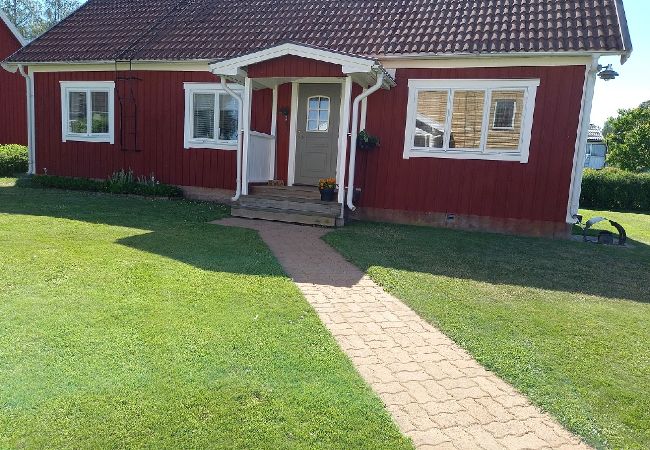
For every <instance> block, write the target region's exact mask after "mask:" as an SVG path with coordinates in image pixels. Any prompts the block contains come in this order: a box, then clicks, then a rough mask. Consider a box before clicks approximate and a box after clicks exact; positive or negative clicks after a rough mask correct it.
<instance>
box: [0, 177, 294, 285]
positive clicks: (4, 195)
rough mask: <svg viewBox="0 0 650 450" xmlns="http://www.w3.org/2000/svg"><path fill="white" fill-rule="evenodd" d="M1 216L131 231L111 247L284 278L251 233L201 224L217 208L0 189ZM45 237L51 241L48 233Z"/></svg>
mask: <svg viewBox="0 0 650 450" xmlns="http://www.w3.org/2000/svg"><path fill="white" fill-rule="evenodd" d="M2 213H6V214H20V215H30V216H46V217H55V218H60V219H67V220H75V221H81V222H87V223H96V224H103V225H109V226H118V227H127V228H134V229H137V230H141V231H138V232H136V233H130V234H129V235H128V236H126V237H122V238H119V239H117V240H116V241H115V242H116V243H118V244H121V245H124V246H127V247H130V248H133V249H137V250H142V251H145V252H148V253H153V254H157V255H160V256H163V257H166V258H170V259H174V260H177V261H180V262H183V263H185V264H190V265H192V266H194V267H197V268H200V269H203V270H209V271H215V272H229V273H237V274H244V275H260V276H274V277H275V276H284V273H283V272H282V269H281V267H280V266H279V264H278V263H277V262H276V260H275V258H274V257H273V255H272V254H271V252H270V251H269V250H268V248H267V247H266V245H265V244H264V243H263V241H262V240H261V239H260V238H259V236H258V235H257V233H255V232H253V231H251V230H246V229H241V228H229V227H223V226H218V225H213V224H209V223H207V222H209V221H212V220H215V219H219V218H222V217H226V216H228V207H226V206H223V205H218V204H214V203H206V202H191V201H186V200H164V199H151V198H144V197H135V196H123V195H112V194H100V193H91V192H73V191H63V190H55V189H33V188H22V187H15V186H0V214H2ZM25 231H26V233H27V232H28V230H25ZM142 231H145V232H144V233H143V232H142ZM51 237H52V239H56V238H57V236H56V235H55V234H54V232H53V234H52V236H51ZM107 237H108V236H107ZM99 238H100V239H101V236H99Z"/></svg>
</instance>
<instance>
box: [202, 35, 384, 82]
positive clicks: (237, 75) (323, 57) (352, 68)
mask: <svg viewBox="0 0 650 450" xmlns="http://www.w3.org/2000/svg"><path fill="white" fill-rule="evenodd" d="M283 56H297V57H301V58H307V59H311V60H315V61H321V62H325V63H329V64H334V65H337V66H341V72H342V74H344V75H349V76H350V77H351V78H352V79H353V81H355V82H356V83H358V84H360V85H361V86H364V87H365V86H370V85H373V84H374V83H375V82H376V80H377V75H378V74H379V73H382V72H383V73H384V82H383V85H382V87H383V88H384V89H390V88H391V87H393V86H395V80H394V78H393V76H392V75H391V74H390V73H389V72H388V71H387V70H386V69H384V67H383V66H382V65H381V64H380V63H379V62H378V61H377V60H375V59H374V58H369V57H366V56H358V55H351V54H347V53H342V52H336V51H332V50H327V49H323V48H319V47H314V46H309V45H304V44H297V43H293V42H286V43H283V44H279V45H275V46H273V47H268V48H265V49H262V50H257V51H254V52H251V53H246V54H242V55H238V56H235V57H232V58H228V59H223V60H219V61H213V62H211V63H210V71H211V72H212V73H213V74H215V75H218V76H220V77H225V78H228V79H230V80H233V81H236V82H239V83H242V82H243V80H244V78H246V77H247V76H248V73H247V68H248V67H249V66H251V65H254V64H259V63H263V62H265V61H270V60H273V59H276V58H281V57H283ZM300 78H302V77H301V76H298V75H296V76H292V75H291V74H288V75H287V76H283V77H273V78H267V79H261V80H258V83H259V84H261V85H263V86H265V87H272V86H273V85H276V84H280V83H285V82H288V81H292V80H296V79H300Z"/></svg>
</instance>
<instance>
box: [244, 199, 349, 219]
mask: <svg viewBox="0 0 650 450" xmlns="http://www.w3.org/2000/svg"><path fill="white" fill-rule="evenodd" d="M237 203H238V206H242V207H254V208H261V209H264V208H271V209H282V210H294V211H303V212H310V213H320V214H325V215H333V216H338V215H339V214H340V213H341V204H340V203H336V202H323V201H320V200H315V199H306V198H297V197H282V196H275V195H266V194H265V195H243V196H241V197H240V198H239V200H238V202H237Z"/></svg>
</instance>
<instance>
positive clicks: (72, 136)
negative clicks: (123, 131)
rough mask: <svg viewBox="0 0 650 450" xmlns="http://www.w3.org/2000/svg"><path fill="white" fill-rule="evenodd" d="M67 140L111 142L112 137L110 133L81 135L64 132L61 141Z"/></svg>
mask: <svg viewBox="0 0 650 450" xmlns="http://www.w3.org/2000/svg"><path fill="white" fill-rule="evenodd" d="M67 141H74V142H96V143H104V144H113V137H112V136H110V135H100V136H82V135H78V134H66V135H65V136H64V139H63V142H67Z"/></svg>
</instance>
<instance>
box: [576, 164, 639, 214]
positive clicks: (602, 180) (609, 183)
mask: <svg viewBox="0 0 650 450" xmlns="http://www.w3.org/2000/svg"><path fill="white" fill-rule="evenodd" d="M580 206H582V207H585V208H594V209H605V210H624V211H650V173H635V172H627V171H624V170H620V169H614V168H606V169H602V170H593V169H585V171H584V176H583V178H582V194H581V195H580Z"/></svg>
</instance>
